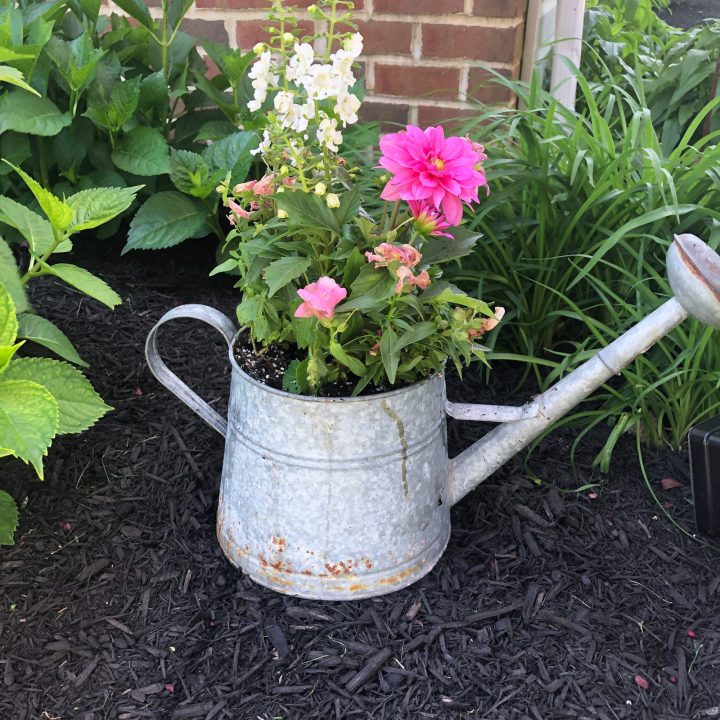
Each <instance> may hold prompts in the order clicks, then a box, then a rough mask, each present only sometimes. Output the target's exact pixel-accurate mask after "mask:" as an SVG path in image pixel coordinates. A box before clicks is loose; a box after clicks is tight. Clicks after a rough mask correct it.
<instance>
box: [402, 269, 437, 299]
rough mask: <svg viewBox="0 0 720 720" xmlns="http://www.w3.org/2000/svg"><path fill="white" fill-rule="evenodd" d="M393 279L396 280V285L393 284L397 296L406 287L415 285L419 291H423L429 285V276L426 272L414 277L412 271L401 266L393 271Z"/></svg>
mask: <svg viewBox="0 0 720 720" xmlns="http://www.w3.org/2000/svg"><path fill="white" fill-rule="evenodd" d="M395 277H396V278H397V279H398V280H397V283H395V292H396V293H397V294H398V295H400V294H402V291H403V288H404V287H405V286H406V285H410V286H412V285H415V286H416V287H419V288H420V289H421V290H424V289H425V288H426V287H427V286H428V285H429V284H430V276H429V275H428V271H427V270H423V271H422V272H421V273H419V274H418V275H415V274H413V271H412V270H411V269H410V268H409V267H406V266H405V265H401V266H400V267H399V268H398V269H397V270H395Z"/></svg>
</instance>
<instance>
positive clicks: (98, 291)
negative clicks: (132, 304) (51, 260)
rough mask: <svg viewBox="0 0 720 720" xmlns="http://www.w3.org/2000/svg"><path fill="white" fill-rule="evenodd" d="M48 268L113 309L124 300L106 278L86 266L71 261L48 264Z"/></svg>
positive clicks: (69, 283)
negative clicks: (98, 275)
mask: <svg viewBox="0 0 720 720" xmlns="http://www.w3.org/2000/svg"><path fill="white" fill-rule="evenodd" d="M47 269H48V270H49V271H50V272H51V273H52V274H53V275H55V276H56V277H59V278H60V279H61V280H64V281H65V282H66V283H67V284H68V285H72V286H73V287H74V288H77V289H78V290H80V292H84V293H85V294H86V295H89V296H90V297H91V298H95V300H98V301H99V302H101V303H103V305H107V306H108V307H109V308H111V309H112V308H114V307H115V306H116V305H119V304H120V303H121V302H122V298H121V297H120V296H119V295H118V294H117V293H116V292H115V291H114V290H113V289H112V288H111V287H110V286H109V285H108V284H107V283H106V282H105V281H104V280H101V279H100V278H99V277H97V276H95V275H93V274H92V273H90V272H88V271H87V270H85V268H81V267H78V266H77V265H70V264H69V263H56V264H55V265H48V266H47Z"/></svg>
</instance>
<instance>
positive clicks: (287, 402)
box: [146, 235, 720, 600]
mask: <svg viewBox="0 0 720 720" xmlns="http://www.w3.org/2000/svg"><path fill="white" fill-rule="evenodd" d="M667 264H668V276H669V279H670V285H671V287H672V289H673V292H674V293H675V296H674V297H673V298H671V299H670V300H668V301H667V302H666V303H665V304H664V305H662V306H661V307H660V308H658V309H657V310H655V311H654V312H653V313H651V314H650V315H649V316H648V317H646V318H645V319H644V320H642V321H641V322H640V323H638V324H637V325H635V326H634V327H633V328H631V329H630V330H629V331H628V332H626V333H625V334H624V335H622V336H621V337H619V338H618V339H617V340H615V341H614V342H613V343H611V344H610V345H608V346H607V347H605V348H604V349H602V350H601V351H599V352H598V353H597V354H596V355H595V356H594V357H593V358H592V359H590V360H588V361H587V362H586V363H584V364H583V365H582V366H580V367H579V368H577V370H575V371H574V372H573V373H571V374H570V375H568V376H566V377H565V378H563V379H562V380H561V381H560V382H558V383H557V385H555V386H554V387H552V388H550V389H549V390H548V391H546V392H544V393H543V394H542V395H539V396H537V397H536V398H534V399H533V400H532V401H531V402H529V403H528V404H527V405H525V406H523V407H504V406H495V405H466V404H460V403H451V402H448V401H447V400H446V398H445V379H444V377H443V376H441V375H436V376H433V377H430V378H428V379H427V380H424V381H422V382H419V383H417V384H415V385H412V386H410V387H406V388H402V389H400V390H394V391H392V392H388V393H384V394H381V395H372V396H367V397H356V398H315V397H305V396H299V395H291V394H289V393H286V392H282V391H279V390H274V389H272V388H270V387H267V386H265V385H263V384H262V383H259V382H257V381H255V380H253V379H252V378H250V377H249V376H248V375H246V374H245V373H244V372H243V371H242V370H241V369H240V368H239V367H238V365H237V363H236V362H235V359H234V357H233V348H232V346H233V343H234V342H235V340H236V338H237V334H238V333H237V329H236V327H235V325H234V324H233V322H232V321H231V320H229V319H228V318H227V317H225V316H224V315H223V314H222V313H220V312H218V311H217V310H214V309H212V308H209V307H206V306H204V305H183V306H181V307H178V308H175V309H174V310H171V311H170V312H168V313H166V314H165V315H164V316H163V317H162V319H161V320H160V321H159V322H158V323H157V325H155V327H154V328H153V329H152V330H151V332H150V334H149V336H148V339H147V345H146V355H147V361H148V365H149V366H150V369H151V370H152V372H153V374H154V375H155V377H157V379H158V380H159V381H160V382H161V383H162V384H163V385H165V386H166V387H167V388H168V389H169V390H170V391H171V392H173V393H175V394H176V395H177V396H178V397H179V398H180V399H181V400H182V401H183V402H185V403H186V404H187V405H188V406H189V407H191V408H192V409H193V410H194V411H195V412H196V413H198V415H200V417H202V418H203V419H204V420H205V421H207V422H208V423H209V424H210V425H211V426H212V427H213V428H215V430H217V431H218V432H219V433H221V434H222V435H223V436H224V437H225V441H226V443H225V460H224V466H223V474H222V484H221V487H220V501H219V505H218V515H217V536H218V539H219V541H220V544H221V545H222V548H223V550H224V552H225V554H226V555H227V557H228V558H229V559H230V561H231V562H232V563H233V564H234V565H237V566H238V567H241V568H242V569H243V570H244V571H245V572H246V573H247V574H248V575H250V577H251V578H253V579H254V580H256V581H257V582H259V583H260V584H262V585H266V586H267V587H270V588H273V589H275V590H278V591H279V592H282V593H288V594H291V595H296V596H299V597H305V598H318V599H324V600H349V599H357V598H365V597H372V596H375V595H382V594H384V593H389V592H392V591H394V590H399V589H400V588H403V587H406V586H407V585H410V584H411V583H413V582H414V581H415V580H417V579H419V578H421V577H422V576H423V575H425V574H426V573H427V572H429V571H430V569H431V568H432V567H433V566H434V565H435V563H436V562H437V560H438V559H439V557H440V556H441V555H442V553H443V551H444V549H445V546H446V545H447V542H448V538H449V536H450V508H451V507H452V505H454V504H455V503H456V502H457V501H458V500H460V498H462V497H463V496H465V495H466V494H467V493H468V492H469V491H470V490H472V489H473V488H475V487H476V486H477V485H478V484H479V483H481V482H482V481H483V480H485V479H486V478H487V477H488V476H489V475H491V474H492V473H493V472H494V471H495V470H497V469H498V468H499V467H500V466H501V465H503V464H504V463H505V462H506V461H507V460H509V459H510V458H511V457H512V456H513V455H515V454H516V453H517V452H519V451H520V450H522V449H523V448H524V447H526V446H527V445H528V444H529V443H530V442H531V441H532V440H533V439H534V438H536V437H537V436H538V435H539V434H540V433H541V432H542V431H544V430H545V429H546V428H547V427H548V426H549V425H551V424H552V423H553V422H555V421H556V420H558V419H559V418H561V417H562V416H563V415H564V414H565V413H567V412H568V411H569V410H570V409H571V408H573V407H574V406H575V405H576V404H577V403H578V402H580V401H581V400H582V399H583V398H585V397H587V396H588V395H589V394H590V393H592V392H593V391H594V390H595V389H596V388H598V387H599V386H600V385H602V384H603V383H604V382H605V381H606V380H608V379H609V378H610V377H611V376H612V375H616V374H618V373H619V372H620V371H621V370H622V369H623V368H624V367H625V366H626V365H628V364H629V363H630V362H632V361H633V360H634V359H635V358H636V357H637V356H638V355H640V354H641V353H644V352H646V351H647V350H648V349H649V348H650V347H651V346H652V345H653V344H654V343H655V342H657V340H659V339H660V338H661V337H663V336H664V335H665V334H666V333H668V332H670V331H671V330H672V329H673V328H674V327H676V326H677V325H679V324H680V323H681V322H682V321H683V320H684V319H685V318H686V317H687V316H688V315H693V316H694V317H696V318H697V319H698V320H700V321H702V322H704V323H706V324H708V325H712V326H714V327H720V257H718V255H716V254H715V253H714V252H713V251H712V250H711V249H710V248H709V247H708V246H707V245H706V244H705V243H704V242H702V241H701V240H699V239H698V238H696V237H695V236H693V235H680V236H677V237H676V238H675V241H674V242H673V244H672V246H671V247H670V250H669V252H668V259H667ZM174 318H196V319H198V320H202V321H204V322H206V323H208V324H210V325H212V326H213V327H214V328H216V329H217V330H219V331H220V332H221V333H222V335H223V336H224V338H225V340H226V341H227V343H228V347H229V348H230V353H229V355H230V364H231V366H232V381H231V384H230V403H229V408H228V420H227V422H226V421H225V419H224V418H222V417H220V415H218V414H217V413H216V412H215V410H213V409H212V408H211V407H210V406H209V405H208V404H207V403H205V402H204V401H203V400H202V399H201V398H200V397H198V396H197V395H196V394H195V393H194V392H193V391H192V390H190V389H189V388H188V387H187V386H186V385H185V384H184V383H182V382H181V381H180V380H179V379H178V378H177V377H176V376H175V375H173V373H171V372H170V371H169V370H168V368H167V367H166V366H165V364H164V363H163V361H162V360H161V359H160V356H159V354H158V348H157V330H158V328H159V327H160V325H162V324H163V323H166V322H167V321H168V320H172V319H174ZM446 414H447V415H450V416H451V417H454V418H459V419H462V420H479V421H484V422H497V423H499V425H498V427H497V428H495V429H494V430H493V431H492V432H490V433H488V434H487V435H486V436H485V437H483V438H482V439H480V440H479V441H478V442H476V443H475V444H474V445H473V446H472V447H470V448H469V449H467V450H465V451H464V452H463V453H461V454H460V455H459V456H457V457H456V458H454V459H453V460H448V457H447V435H446V428H445V415H446Z"/></svg>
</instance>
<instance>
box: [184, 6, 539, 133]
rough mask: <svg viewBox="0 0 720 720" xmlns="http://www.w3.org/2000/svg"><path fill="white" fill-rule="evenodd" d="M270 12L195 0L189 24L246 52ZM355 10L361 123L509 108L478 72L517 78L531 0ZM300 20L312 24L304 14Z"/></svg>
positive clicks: (427, 120) (430, 119) (422, 120)
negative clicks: (362, 91) (363, 90)
mask: <svg viewBox="0 0 720 720" xmlns="http://www.w3.org/2000/svg"><path fill="white" fill-rule="evenodd" d="M312 1H313V0H288V2H287V4H288V6H290V5H294V6H296V7H299V8H302V7H307V6H308V5H310V4H311V2H312ZM267 7H268V2H267V0H197V3H196V6H195V7H193V8H192V9H191V11H190V13H189V15H188V20H187V21H186V23H187V26H188V31H189V32H192V33H194V34H195V35H196V36H199V37H209V38H211V39H213V40H217V41H219V42H227V43H229V44H230V45H231V46H232V47H241V48H242V49H243V50H246V49H250V48H252V46H253V45H254V44H255V43H256V42H258V41H259V40H263V39H265V33H264V32H263V29H262V28H263V27H264V26H265V25H266V24H267V23H266V22H265V21H264V17H265V14H264V13H265V9H266V8H267ZM355 9H356V19H357V24H358V26H359V30H360V32H361V33H362V34H363V36H364V38H365V54H364V56H363V57H362V58H361V59H362V60H363V61H364V69H365V82H366V86H367V96H366V98H365V102H364V104H363V111H362V114H363V117H364V119H379V120H383V121H387V122H399V123H406V122H412V123H418V124H420V125H429V124H434V123H437V122H440V121H442V120H444V119H447V118H449V117H464V116H469V115H472V114H473V110H472V104H471V101H472V100H481V101H483V102H486V103H490V104H496V105H507V104H508V103H510V102H511V98H510V95H509V93H508V92H507V91H505V90H503V89H502V88H501V87H499V86H497V85H493V84H491V83H488V73H487V71H486V70H484V69H483V68H482V67H479V66H480V65H481V64H484V65H488V66H490V67H492V68H494V69H495V70H497V71H499V72H501V73H502V74H503V75H505V76H507V77H512V78H517V77H519V74H520V61H521V58H522V47H523V36H524V29H525V14H526V10H527V0H356V2H355ZM298 17H299V18H301V19H303V20H304V21H305V23H306V27H309V26H310V25H311V23H310V22H309V21H308V19H307V16H306V15H304V14H303V13H302V11H300V12H299V13H298Z"/></svg>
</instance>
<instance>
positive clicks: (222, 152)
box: [203, 132, 259, 185]
mask: <svg viewBox="0 0 720 720" xmlns="http://www.w3.org/2000/svg"><path fill="white" fill-rule="evenodd" d="M258 144H259V138H258V136H257V134H256V133H254V132H237V133H234V134H233V135H230V136H229V137H226V138H224V139H222V140H219V141H218V142H215V143H213V144H212V145H210V146H208V147H207V148H206V149H205V151H204V152H203V158H204V159H205V162H206V163H207V164H208V165H210V167H211V168H212V169H213V170H222V171H223V175H224V174H225V173H228V172H229V173H230V184H231V185H234V184H236V183H240V182H243V181H244V180H245V178H246V177H247V174H248V172H249V171H250V167H251V166H252V163H253V160H254V156H253V155H251V154H250V151H251V150H254V149H255V148H257V146H258Z"/></svg>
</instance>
